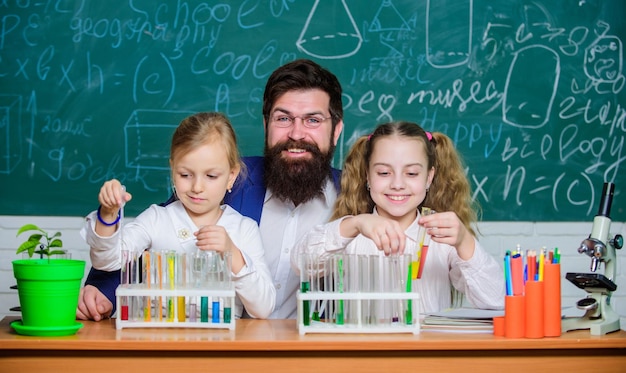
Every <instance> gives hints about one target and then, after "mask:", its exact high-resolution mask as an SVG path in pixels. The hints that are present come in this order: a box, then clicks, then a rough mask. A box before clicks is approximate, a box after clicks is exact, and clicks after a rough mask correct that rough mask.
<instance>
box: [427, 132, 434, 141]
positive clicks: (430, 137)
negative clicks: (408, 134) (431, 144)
mask: <svg viewBox="0 0 626 373" xmlns="http://www.w3.org/2000/svg"><path fill="white" fill-rule="evenodd" d="M426 138H427V139H428V141H433V134H432V133H430V132H428V131H426Z"/></svg>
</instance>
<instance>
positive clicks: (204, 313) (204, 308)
mask: <svg viewBox="0 0 626 373" xmlns="http://www.w3.org/2000/svg"><path fill="white" fill-rule="evenodd" d="M200 322H209V297H201V298H200Z"/></svg>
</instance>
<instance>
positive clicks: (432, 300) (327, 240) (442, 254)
mask: <svg viewBox="0 0 626 373" xmlns="http://www.w3.org/2000/svg"><path fill="white" fill-rule="evenodd" d="M375 213H376V211H374V214H375ZM418 218H419V215H418V217H417V218H416V219H415V221H413V223H411V225H410V226H409V227H408V228H407V229H406V231H405V233H406V236H407V237H415V238H416V237H417V234H418V230H419V226H418V224H417V220H418ZM343 219H345V217H344V218H341V219H337V220H335V221H332V222H330V223H327V224H321V225H318V226H316V227H315V228H314V229H312V230H311V231H310V232H309V233H308V234H307V235H305V236H304V237H303V238H302V239H301V240H300V241H299V242H298V244H297V246H296V248H295V249H294V250H293V254H292V258H291V261H292V266H293V267H294V269H295V270H296V271H297V273H299V269H298V264H297V263H299V261H300V255H301V254H303V253H309V254H313V256H314V257H315V256H317V257H318V261H320V262H322V261H324V260H325V259H327V258H329V257H330V256H332V255H333V254H335V253H338V252H342V253H346V254H365V255H384V253H383V252H382V251H381V250H378V248H377V247H376V245H375V244H374V241H372V240H370V239H369V238H367V237H365V236H363V235H361V234H359V235H358V236H356V237H354V238H346V237H342V236H341V234H340V227H339V225H340V223H341V221H342V220H343ZM474 240H475V245H476V246H475V249H474V255H473V256H472V258H471V259H470V260H463V259H461V258H459V256H458V254H457V252H456V249H455V248H454V247H452V246H450V245H446V244H441V243H437V242H434V241H432V240H431V241H430V246H429V250H428V255H427V257H426V263H425V264H424V269H423V272H422V277H421V279H417V280H413V291H416V292H418V293H419V295H420V312H421V313H431V312H438V311H441V310H444V309H446V308H450V307H451V306H452V299H451V292H450V291H451V289H452V288H451V286H454V288H456V289H457V290H459V291H460V292H462V293H463V294H464V295H465V296H466V297H467V299H468V300H469V302H470V303H471V304H472V305H473V306H474V307H476V308H483V309H502V308H503V307H504V295H505V294H504V274H503V272H502V268H501V267H500V266H499V264H498V263H497V261H496V260H495V258H493V256H492V255H490V254H489V253H488V252H486V251H485V250H484V249H483V248H482V246H480V244H479V242H478V241H477V240H476V239H474ZM416 250H417V241H416V240H414V239H407V240H406V246H405V251H404V252H405V253H414V252H416Z"/></svg>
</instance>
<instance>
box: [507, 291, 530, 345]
mask: <svg viewBox="0 0 626 373" xmlns="http://www.w3.org/2000/svg"><path fill="white" fill-rule="evenodd" d="M524 302H525V297H524V296H523V295H507V296H506V298H504V336H505V337H507V338H523V337H524V334H525V328H526V325H525V324H526V316H525V314H524V308H525V303H524Z"/></svg>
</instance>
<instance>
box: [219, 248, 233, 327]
mask: <svg viewBox="0 0 626 373" xmlns="http://www.w3.org/2000/svg"><path fill="white" fill-rule="evenodd" d="M232 258H233V255H232V253H231V252H230V251H226V252H224V253H223V254H222V260H223V270H222V279H223V280H222V282H223V287H224V289H226V290H230V289H231V288H232V276H231V273H232V268H233V267H232V264H233V263H232ZM221 303H222V306H223V308H224V322H225V323H227V324H230V319H231V313H232V310H231V309H230V302H224V299H221Z"/></svg>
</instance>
